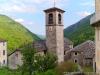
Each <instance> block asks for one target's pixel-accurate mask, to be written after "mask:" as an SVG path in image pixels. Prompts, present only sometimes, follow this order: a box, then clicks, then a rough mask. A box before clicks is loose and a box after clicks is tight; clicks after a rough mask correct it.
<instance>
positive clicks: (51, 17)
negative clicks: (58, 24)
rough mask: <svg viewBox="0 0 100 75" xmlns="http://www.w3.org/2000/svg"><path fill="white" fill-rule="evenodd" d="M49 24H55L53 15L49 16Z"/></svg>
mask: <svg viewBox="0 0 100 75" xmlns="http://www.w3.org/2000/svg"><path fill="white" fill-rule="evenodd" d="M48 23H49V24H53V14H49V20H48Z"/></svg>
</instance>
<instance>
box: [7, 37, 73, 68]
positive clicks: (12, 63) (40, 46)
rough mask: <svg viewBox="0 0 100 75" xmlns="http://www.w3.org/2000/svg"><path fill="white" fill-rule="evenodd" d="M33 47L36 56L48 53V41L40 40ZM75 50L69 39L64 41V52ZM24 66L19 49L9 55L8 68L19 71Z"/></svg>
mask: <svg viewBox="0 0 100 75" xmlns="http://www.w3.org/2000/svg"><path fill="white" fill-rule="evenodd" d="M33 46H34V48H35V50H36V54H41V55H44V54H45V53H46V52H47V50H48V49H47V46H46V40H39V41H35V42H33ZM72 48H73V43H72V41H70V40H69V39H68V38H65V39H64V49H65V50H64V52H66V51H69V50H70V49H72ZM22 64H23V60H22V54H21V51H20V50H19V49H16V50H15V51H14V52H12V53H11V54H9V55H8V67H9V68H10V69H17V68H18V66H21V65H22Z"/></svg>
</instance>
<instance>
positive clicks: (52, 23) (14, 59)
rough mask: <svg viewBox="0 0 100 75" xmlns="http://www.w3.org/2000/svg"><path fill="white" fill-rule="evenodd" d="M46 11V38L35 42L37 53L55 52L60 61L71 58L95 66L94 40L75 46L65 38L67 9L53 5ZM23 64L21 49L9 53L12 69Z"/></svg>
mask: <svg viewBox="0 0 100 75" xmlns="http://www.w3.org/2000/svg"><path fill="white" fill-rule="evenodd" d="M44 12H45V18H46V19H45V26H46V40H39V41H35V42H33V46H34V48H35V49H36V51H37V53H38V54H41V55H44V54H45V53H46V52H50V53H54V54H55V55H56V56H57V58H58V60H57V62H58V63H61V62H64V61H68V60H71V61H73V62H74V63H77V64H79V65H81V66H85V65H90V64H91V66H93V59H94V51H95V48H94V46H95V44H94V42H93V41H86V42H84V43H82V44H80V45H78V46H76V47H74V48H73V45H74V43H73V42H72V41H71V40H69V39H68V38H64V29H63V28H64V24H63V14H64V12H65V11H64V10H62V9H60V8H56V7H52V8H49V9H46V10H44ZM89 51H90V52H89ZM88 55H90V56H88ZM83 57H84V58H83ZM82 59H83V60H82ZM22 64H23V61H22V54H21V51H20V49H16V50H15V51H14V52H12V53H11V54H9V55H8V67H9V68H10V69H17V68H18V65H19V66H21V65H22Z"/></svg>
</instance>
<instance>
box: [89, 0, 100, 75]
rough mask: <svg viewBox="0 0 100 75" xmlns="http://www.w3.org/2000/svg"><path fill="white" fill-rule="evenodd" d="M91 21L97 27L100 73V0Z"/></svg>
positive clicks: (98, 71)
mask: <svg viewBox="0 0 100 75" xmlns="http://www.w3.org/2000/svg"><path fill="white" fill-rule="evenodd" d="M90 22H91V25H92V26H93V27H94V28H95V44H96V46H95V47H96V50H95V62H96V64H95V65H96V72H97V73H99V75H100V0H95V14H94V15H93V17H92V18H91V20H90Z"/></svg>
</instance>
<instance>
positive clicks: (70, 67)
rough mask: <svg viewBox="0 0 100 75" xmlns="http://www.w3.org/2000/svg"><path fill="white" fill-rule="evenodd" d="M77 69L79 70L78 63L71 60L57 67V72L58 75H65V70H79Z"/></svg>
mask: <svg viewBox="0 0 100 75" xmlns="http://www.w3.org/2000/svg"><path fill="white" fill-rule="evenodd" d="M77 71H78V65H77V64H75V63H73V62H71V61H67V62H63V63H61V64H59V65H58V66H57V67H56V72H57V73H58V75H63V74H64V72H77Z"/></svg>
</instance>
